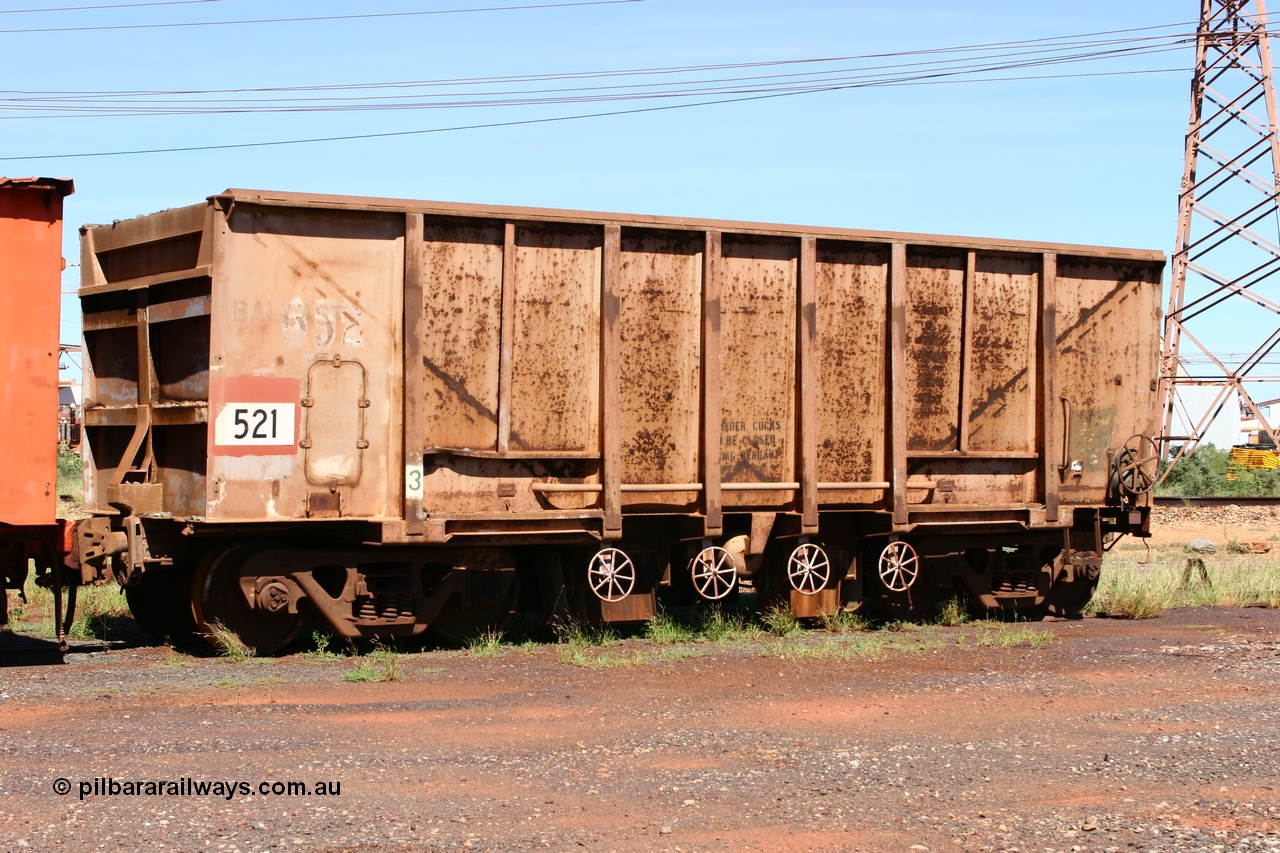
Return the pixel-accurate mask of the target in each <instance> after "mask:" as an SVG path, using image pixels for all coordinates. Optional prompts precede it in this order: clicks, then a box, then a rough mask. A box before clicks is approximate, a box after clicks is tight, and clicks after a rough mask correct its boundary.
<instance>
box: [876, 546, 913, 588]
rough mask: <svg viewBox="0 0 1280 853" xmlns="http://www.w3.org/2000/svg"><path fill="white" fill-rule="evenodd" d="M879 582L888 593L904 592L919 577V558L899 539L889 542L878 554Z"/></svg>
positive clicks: (911, 548)
mask: <svg viewBox="0 0 1280 853" xmlns="http://www.w3.org/2000/svg"><path fill="white" fill-rule="evenodd" d="M879 570H880V582H881V583H882V584H884V588H885V589H887V590H889V591H890V592H906V591H907V590H908V589H910V588H911V586H912V584H914V583H915V582H916V578H918V577H919V576H920V556H919V555H918V554H917V553H916V549H915V548H913V547H911V545H910V544H908V543H906V542H903V541H902V540H901V539H899V540H896V541H894V542H890V543H889V544H888V545H886V546H884V550H883V551H881V552H880V565H879Z"/></svg>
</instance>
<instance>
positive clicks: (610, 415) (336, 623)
mask: <svg viewBox="0 0 1280 853" xmlns="http://www.w3.org/2000/svg"><path fill="white" fill-rule="evenodd" d="M82 235H83V236H82V267H83V279H82V287H81V291H80V295H81V300H82V305H83V313H84V343H85V353H86V371H87V383H86V394H85V401H84V425H85V432H86V447H87V451H86V453H87V465H86V470H87V472H88V475H89V478H90V481H89V483H88V485H87V494H88V500H89V502H90V504H91V505H92V506H94V507H96V508H97V509H98V510H99V511H100V512H101V513H102V515H101V518H100V519H99V520H98V521H97V522H95V523H93V524H90V525H86V526H85V527H84V528H83V531H82V533H81V536H80V539H81V551H82V552H83V556H84V558H85V559H86V560H89V561H90V562H93V561H95V560H96V561H99V562H101V561H103V560H104V558H105V557H107V556H111V557H112V563H113V564H114V567H115V571H116V573H117V574H118V575H119V576H120V577H121V579H122V581H123V582H124V583H125V584H126V586H127V587H128V588H129V589H130V590H132V594H131V601H132V602H134V603H135V609H137V610H138V611H139V612H140V613H142V614H143V617H142V618H144V619H149V620H150V621H151V622H152V623H153V625H155V626H156V627H157V628H158V629H168V628H172V627H173V625H172V624H170V623H171V622H172V623H176V622H177V621H181V620H182V619H185V618H186V615H185V614H182V615H181V618H180V617H179V616H178V615H175V614H174V613H172V612H171V611H172V610H173V609H174V608H175V607H177V605H175V603H174V602H175V601H178V600H182V599H184V598H185V597H186V595H187V593H188V592H189V594H190V598H191V599H192V601H193V610H194V618H195V620H196V622H197V623H198V624H201V625H204V626H205V627H206V629H207V627H208V626H209V625H211V624H212V623H213V622H215V621H218V622H222V623H224V624H226V625H229V626H232V627H233V628H234V629H235V630H236V631H237V632H239V633H241V634H242V636H244V638H245V639H246V641H248V642H249V643H250V644H255V645H258V646H259V647H260V648H273V647H278V646H280V645H282V644H284V643H286V642H287V641H288V640H289V639H290V638H291V637H293V636H295V635H296V634H297V632H298V631H299V630H301V627H302V626H303V625H304V624H305V623H306V621H307V620H308V618H314V617H319V618H320V619H321V620H322V621H323V622H324V623H325V624H327V626H328V627H329V628H330V629H332V630H334V631H336V632H338V633H339V634H342V635H344V636H348V637H361V636H365V637H367V636H395V635H401V634H413V633H417V632H419V631H421V630H424V629H431V630H432V631H433V632H435V633H436V634H437V635H439V636H441V637H444V638H447V639H455V640H456V639H460V638H461V637H464V636H466V635H467V634H468V633H470V632H474V631H476V630H480V629H482V628H483V627H485V626H491V625H494V624H497V623H500V622H501V621H502V620H503V619H504V618H506V617H507V616H508V615H509V613H510V612H512V611H514V610H515V609H517V607H520V608H525V607H529V608H533V609H540V610H541V611H542V612H543V613H544V614H545V615H550V614H554V613H557V612H564V611H565V610H568V611H571V612H577V613H579V614H580V615H581V614H586V615H588V616H590V617H592V618H598V619H604V620H632V619H644V618H647V617H648V616H650V615H652V614H653V613H654V612H655V606H656V600H657V599H656V595H657V594H658V593H660V592H661V593H664V594H670V595H671V596H673V597H675V598H679V597H680V596H682V595H683V596H686V597H688V598H691V599H692V598H695V597H696V596H700V597H702V598H707V599H719V598H724V597H727V596H730V595H735V594H736V593H737V590H738V588H739V587H740V585H741V584H742V583H744V582H746V583H749V584H750V585H751V586H752V587H754V590H755V591H756V592H757V593H758V594H759V595H760V596H761V597H762V599H763V600H766V601H776V602H780V603H784V604H789V605H790V606H791V607H792V608H793V609H794V610H795V612H796V613H798V614H799V615H802V616H813V615H818V614H824V613H833V612H835V611H836V610H838V609H840V608H851V607H855V606H857V605H858V603H859V602H861V601H862V599H863V597H864V596H865V597H867V598H869V599H873V600H874V601H875V602H876V603H877V605H878V606H879V607H880V608H881V609H882V610H884V611H886V612H890V613H900V614H903V615H913V614H918V613H923V612H925V609H926V608H928V607H931V606H933V604H934V603H936V601H937V600H938V599H939V597H941V596H943V595H948V596H949V595H953V594H954V590H953V589H952V587H953V586H955V585H958V586H959V587H960V588H961V589H962V590H963V591H964V592H965V593H967V594H968V596H969V597H970V599H971V600H972V601H973V602H974V603H975V604H976V605H979V606H983V607H987V608H997V609H1024V610H1026V611H1027V612H1043V611H1044V609H1045V608H1048V609H1050V610H1052V609H1054V608H1057V609H1062V610H1071V609H1076V608H1078V607H1079V606H1082V605H1083V603H1084V602H1085V601H1087V599H1088V596H1089V594H1090V592H1091V591H1092V588H1093V584H1094V582H1096V577H1097V571H1098V567H1099V566H1100V562H1101V561H1100V553H1101V550H1102V548H1103V540H1104V538H1106V537H1107V536H1108V535H1113V534H1119V533H1125V532H1134V533H1142V532H1143V531H1145V528H1146V518H1147V503H1148V498H1147V496H1146V493H1147V491H1148V487H1149V483H1148V482H1147V480H1148V479H1149V477H1148V474H1149V468H1150V466H1151V465H1152V464H1154V459H1153V458H1152V456H1151V453H1150V441H1149V438H1147V437H1149V436H1150V435H1151V434H1152V433H1153V432H1154V430H1155V418H1156V411H1155V409H1156V377H1157V357H1158V353H1159V342H1158V328H1159V316H1160V309H1159V296H1160V281H1161V272H1162V269H1163V263H1164V259H1163V256H1162V255H1161V254H1160V253H1157V252H1150V251H1137V250H1122V249H1106V248H1096V247H1085V246H1069V245H1052V244H1039V243H1029V242H1017V241H1000V240H978V239H966V238H950V237H938V236H926V235H918V234H903V233H881V232H872V231H855V230H842V229H816V228H800V227H791V226H780V225H765V224H754V223H742V222H724V221H699V220H686V219H676V218H661V217H647V216H623V215H614V214H601V213H583V212H572V211H556V210H541V209H527V208H505V207H488V206H478V205H462V204H442V203H431V202H417V201H402V200H386V199H372V198H349V197H338V196H323V195H303V194H293V193H271V192H259V191H248V190H228V191H226V192H225V193H222V194H220V195H217V196H213V197H211V198H210V199H209V200H208V202H207V203H205V204H199V205H194V206H191V207H186V208H180V209H175V210H169V211H165V212H163V213H158V214H154V215H151V216H143V217H139V218H136V219H131V220H125V221H121V222H117V223H115V224H114V225H108V226H90V227H86V228H84V229H83V230H82ZM1131 437H1132V438H1131ZM179 609H180V608H179ZM166 614H168V615H166ZM166 620H167V621H166ZM159 623H164V624H163V625H161V624H159Z"/></svg>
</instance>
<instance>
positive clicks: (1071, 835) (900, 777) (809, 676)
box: [0, 608, 1280, 853]
mask: <svg viewBox="0 0 1280 853" xmlns="http://www.w3.org/2000/svg"><path fill="white" fill-rule="evenodd" d="M1037 627H1038V629H1044V630H1048V631H1051V632H1052V633H1053V635H1054V640H1053V641H1052V642H1050V643H1048V644H1047V645H1044V646H1042V647H1036V645H1035V644H1032V643H1023V644H1022V645H1020V646H1015V647H1012V648H1003V647H992V646H979V645H977V644H976V642H975V641H974V638H975V637H976V636H977V634H976V633H975V632H977V631H978V630H979V629H978V628H975V627H974V626H961V627H959V628H929V629H926V634H925V635H926V636H927V638H928V642H922V643H921V644H920V645H921V646H922V648H919V649H916V650H908V651H892V652H889V653H887V656H885V657H883V658H882V659H876V658H875V657H874V656H873V657H870V658H868V657H861V658H859V657H849V658H845V657H831V656H822V655H818V654H812V653H811V652H812V649H813V647H814V644H816V643H819V642H822V641H824V640H823V638H822V635H820V634H814V635H812V636H810V637H809V638H804V639H799V640H791V639H789V640H786V641H784V642H782V643H781V644H778V643H774V642H772V641H770V642H767V643H755V644H745V645H742V644H739V645H715V644H708V645H704V646H699V647H697V648H694V649H685V650H684V653H687V654H688V655H689V656H687V657H680V656H671V659H668V660H665V661H664V660H662V659H661V658H660V656H659V655H658V654H656V653H655V652H654V649H653V647H652V646H645V647H642V648H644V649H646V650H647V651H646V652H645V653H646V654H648V655H650V657H649V659H648V662H646V663H641V664H638V665H626V666H623V665H614V666H601V667H579V666H572V665H570V664H568V663H565V662H562V661H561V660H560V659H559V658H558V657H557V654H556V651H555V650H554V649H552V648H547V647H539V648H535V649H516V648H509V649H505V650H503V651H502V652H500V653H499V654H497V655H495V656H491V657H480V656H476V655H474V654H471V653H468V652H427V653H419V654H413V655H404V656H402V657H401V658H400V672H399V677H398V679H397V680H395V681H392V682H383V683H366V684H356V683H349V682H346V681H344V680H343V678H342V676H343V675H344V674H345V673H348V672H350V671H351V670H352V669H353V668H354V666H355V664H356V662H354V661H352V660H350V659H337V660H332V659H331V660H320V659H317V658H315V657H304V656H301V655H294V656H291V657H285V658H281V659H277V660H266V661H258V660H250V661H245V662H236V661H231V660H225V659H218V658H206V659H201V658H190V657H185V656H182V655H179V654H177V653H175V652H173V651H171V650H169V649H167V648H164V647H154V646H137V647H132V648H124V649H115V650H111V651H106V652H80V653H73V654H71V655H69V656H68V657H67V663H66V664H65V665H61V666H22V667H19V666H4V667H0V755H2V757H3V758H2V760H0V850H5V851H11V850H66V851H81V850H86V851H87V850H113V851H117V850H134V849H154V850H183V851H186V850H191V851H195V850H200V851H223V850H225V851H231V850H235V851H258V850H308V851H310V850H322V851H390V850H401V849H410V850H461V849H477V850H538V849H551V850H565V849H586V850H625V851H650V850H672V851H674V850H681V851H695V850H735V851H736V850H748V849H753V850H814V851H818V850H821V851H832V850H855V851H864V850H865V851H887V850H929V851H939V850H966V851H967V850H972V851H986V850H991V851H998V850H999V851H1005V850H1007V851H1024V853H1032V851H1034V852H1035V853H1041V851H1086V850H1087V851H1130V850H1146V851H1178V853H1182V851H1199V850H1204V851H1226V850H1232V851H1235V850H1250V851H1252V850H1277V849H1280V796H1278V795H1277V790H1276V786H1277V785H1278V784H1280V741H1278V740H1277V737H1276V732H1277V726H1278V725H1280V702H1278V701H1277V686H1278V685H1280V611H1274V610H1264V609H1243V608H1236V609H1233V608H1190V609H1185V610H1177V611H1171V612H1168V613H1166V614H1165V615H1163V616H1161V617H1160V618H1157V619H1152V620H1146V621H1140V622H1130V621H1121V620H1114V619H1092V618H1091V619H1085V620H1080V621H1074V622H1066V621H1059V622H1051V623H1044V624H1043V625H1041V626H1037ZM638 648H641V647H638ZM615 653H616V655H617V656H618V659H621V658H623V657H625V655H626V654H628V653H629V652H628V650H627V648H626V647H624V648H623V649H622V650H621V651H617V650H615ZM2 662H3V661H0V663H2ZM60 778H61V779H66V780H67V781H69V782H70V783H71V791H70V792H69V793H68V794H65V795H60V794H58V793H55V792H54V790H53V787H54V783H55V780H57V779H60ZM95 778H97V779H100V780H101V779H104V778H110V779H114V780H115V781H116V783H117V784H124V783H138V782H145V781H152V782H164V781H173V782H174V783H175V784H185V783H182V781H181V780H184V779H188V778H189V779H191V780H193V781H195V782H200V783H212V782H216V781H225V782H230V783H235V784H238V783H239V782H242V781H243V782H246V783H248V784H249V786H250V787H251V788H252V789H253V790H254V791H255V792H254V793H252V794H244V793H242V792H239V791H236V792H234V793H233V795H232V796H231V797H230V799H228V798H227V797H226V796H224V795H222V794H212V793H211V794H206V795H198V794H197V795H188V794H181V793H174V794H157V793H152V794H148V793H145V792H144V793H142V794H132V795H129V794H124V793H121V794H118V795H115V796H110V795H93V794H92V793H90V794H89V795H88V796H85V797H84V798H83V799H81V798H80V796H79V789H80V784H81V783H82V782H85V783H89V784H92V782H93V780H94V779H95ZM288 781H301V782H305V783H307V784H308V785H314V784H315V783H316V782H326V783H334V782H337V783H340V785H341V793H340V795H338V796H316V795H314V794H308V795H307V796H295V797H287V796H270V795H262V794H259V793H256V788H257V786H258V785H259V784H260V783H263V782H267V783H271V782H288ZM102 784H105V783H100V787H101V785H102Z"/></svg>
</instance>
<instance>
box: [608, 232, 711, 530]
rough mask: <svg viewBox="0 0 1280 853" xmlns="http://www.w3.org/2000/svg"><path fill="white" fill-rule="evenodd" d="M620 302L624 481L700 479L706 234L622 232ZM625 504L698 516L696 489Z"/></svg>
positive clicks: (641, 496)
mask: <svg viewBox="0 0 1280 853" xmlns="http://www.w3.org/2000/svg"><path fill="white" fill-rule="evenodd" d="M621 250H622V251H621V264H620V267H619V273H620V275H619V282H618V287H617V297H618V312H619V316H618V327H619V329H618V339H619V346H618V350H619V352H618V358H619V376H618V408H619V417H618V429H619V430H620V432H621V435H620V436H619V439H620V451H621V457H622V464H621V473H622V482H623V483H624V484H627V485H635V486H662V485H667V486H671V485H692V484H697V483H698V481H699V478H700V474H699V471H700V468H699V466H700V461H701V454H700V453H699V452H698V449H699V440H698V439H699V434H700V428H701V422H700V417H701V407H700V404H699V401H700V398H701V379H700V377H701V371H700V369H699V358H700V357H701V329H702V281H701V271H702V265H703V256H702V252H703V237H702V235H701V234H698V233H696V232H680V231H657V230H648V229H644V230H641V229H624V230H623V232H622V242H621ZM622 500H623V505H624V506H629V507H636V508H641V507H649V508H664V509H668V510H672V509H674V510H685V511H692V510H693V509H694V508H695V507H696V503H697V500H698V493H697V492H696V491H678V490H672V491H647V492H626V493H624V494H623V496H622Z"/></svg>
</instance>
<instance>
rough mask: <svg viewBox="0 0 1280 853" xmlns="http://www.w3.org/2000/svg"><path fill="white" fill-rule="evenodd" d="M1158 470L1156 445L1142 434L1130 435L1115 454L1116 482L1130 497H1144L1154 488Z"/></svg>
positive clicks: (1158, 454)
mask: <svg viewBox="0 0 1280 853" xmlns="http://www.w3.org/2000/svg"><path fill="white" fill-rule="evenodd" d="M1159 470H1160V452H1159V450H1158V449H1157V448H1156V443H1155V442H1154V441H1152V440H1151V439H1150V438H1148V437H1147V436H1145V435H1143V434H1142V433H1138V434H1136V435H1131V436H1129V438H1127V439H1126V440H1125V442H1124V444H1122V445H1120V449H1119V450H1118V451H1117V452H1116V480H1117V482H1118V483H1119V484H1120V489H1121V490H1122V491H1124V492H1125V493H1127V494H1130V495H1134V496H1137V495H1145V494H1146V493H1147V492H1149V491H1151V490H1152V489H1153V488H1155V485H1156V480H1157V478H1158V474H1159Z"/></svg>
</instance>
